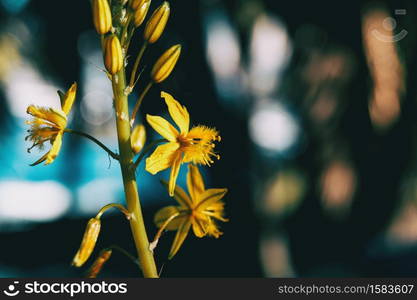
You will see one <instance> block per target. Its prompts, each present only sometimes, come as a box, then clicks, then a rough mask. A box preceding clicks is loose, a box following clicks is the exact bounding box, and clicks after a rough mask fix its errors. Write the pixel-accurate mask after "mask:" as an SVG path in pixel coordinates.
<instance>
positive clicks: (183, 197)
mask: <svg viewBox="0 0 417 300" xmlns="http://www.w3.org/2000/svg"><path fill="white" fill-rule="evenodd" d="M161 182H162V184H163V185H165V187H166V188H167V190H169V184H168V182H166V181H165V180H161ZM174 199H175V200H177V202H178V203H179V204H180V205H181V206H182V207H185V208H188V209H191V207H192V204H193V203H192V201H191V199H190V197H189V196H188V195H187V193H186V192H185V191H184V190H183V189H182V188H181V187H180V186H178V185H176V186H175V190H174Z"/></svg>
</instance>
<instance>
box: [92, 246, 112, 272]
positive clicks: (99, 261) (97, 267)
mask: <svg viewBox="0 0 417 300" xmlns="http://www.w3.org/2000/svg"><path fill="white" fill-rule="evenodd" d="M111 254H112V250H111V249H104V250H102V251H101V252H100V254H99V256H98V257H97V258H96V260H95V261H94V263H93V264H92V265H91V267H90V269H89V270H88V271H87V274H86V277H87V278H96V277H97V275H98V273H100V271H101V269H103V266H104V264H105V263H106V262H107V261H108V260H109V259H110V256H111Z"/></svg>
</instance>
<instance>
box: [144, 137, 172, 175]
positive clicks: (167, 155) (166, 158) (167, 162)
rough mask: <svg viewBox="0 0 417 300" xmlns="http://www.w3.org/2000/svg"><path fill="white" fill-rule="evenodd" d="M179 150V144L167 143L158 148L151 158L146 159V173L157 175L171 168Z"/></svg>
mask: <svg viewBox="0 0 417 300" xmlns="http://www.w3.org/2000/svg"><path fill="white" fill-rule="evenodd" d="M178 148H179V144H178V143H166V144H163V145H160V146H158V147H157V148H156V150H155V151H154V152H153V153H152V154H151V156H149V157H148V158H147V159H146V167H145V169H146V171H148V172H149V173H151V174H152V175H155V174H156V173H158V172H159V171H162V170H165V169H167V168H169V167H171V166H172V165H173V163H174V160H175V158H176V152H177V149H178Z"/></svg>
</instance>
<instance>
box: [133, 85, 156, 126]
mask: <svg viewBox="0 0 417 300" xmlns="http://www.w3.org/2000/svg"><path fill="white" fill-rule="evenodd" d="M152 84H153V82H152V81H151V82H149V83H148V85H147V86H146V87H145V89H144V90H143V92H142V94H140V96H139V98H138V100H137V101H136V103H135V107H134V108H133V111H132V117H131V118H130V126H133V123H135V118H136V114H137V113H138V111H139V108H140V105H141V104H142V101H143V99H144V98H145V96H146V94H147V93H148V91H149V90H150V88H151V87H152Z"/></svg>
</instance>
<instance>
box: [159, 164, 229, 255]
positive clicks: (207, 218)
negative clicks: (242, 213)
mask: <svg viewBox="0 0 417 300" xmlns="http://www.w3.org/2000/svg"><path fill="white" fill-rule="evenodd" d="M187 187H188V192H189V195H188V194H187V193H186V192H185V191H184V190H183V189H182V188H180V187H179V186H176V187H175V193H174V198H175V200H177V201H178V203H179V204H180V205H179V206H167V207H164V208H162V209H160V210H159V211H158V212H157V213H156V215H155V218H154V222H155V224H156V226H158V227H162V226H165V229H167V230H177V234H176V236H175V238H174V242H173V244H172V247H171V251H170V253H169V257H168V258H169V259H171V258H173V257H174V255H175V254H176V253H177V252H178V250H179V249H180V247H181V245H182V244H183V242H184V240H185V238H186V237H187V235H188V232H189V231H190V228H191V227H192V228H193V232H194V234H195V235H196V236H197V237H199V238H202V237H204V236H206V235H208V236H213V237H215V238H218V237H219V236H220V235H222V234H223V233H222V232H221V231H220V230H219V228H218V226H217V224H216V222H215V221H216V220H219V221H222V222H227V221H228V220H227V219H225V218H224V217H223V213H224V202H223V201H221V199H222V198H223V197H224V195H225V194H226V192H227V189H207V190H206V189H205V187H204V181H203V178H202V176H201V174H200V171H199V170H198V167H197V166H195V165H192V164H189V165H188V174H187ZM173 216H176V217H174V218H172V217H173ZM170 218H171V220H172V221H168V222H169V223H168V224H167V220H168V219H170Z"/></svg>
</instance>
